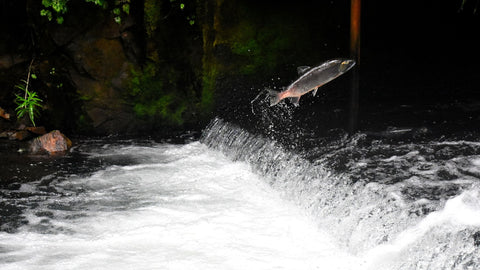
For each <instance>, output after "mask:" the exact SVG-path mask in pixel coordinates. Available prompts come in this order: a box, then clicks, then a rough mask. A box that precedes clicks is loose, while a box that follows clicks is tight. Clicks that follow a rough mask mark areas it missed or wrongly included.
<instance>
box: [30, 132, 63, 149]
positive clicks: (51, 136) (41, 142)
mask: <svg viewBox="0 0 480 270" xmlns="http://www.w3.org/2000/svg"><path fill="white" fill-rule="evenodd" d="M70 147H72V141H70V139H68V138H67V137H66V136H65V135H63V134H62V133H61V132H60V131H58V130H54V131H51V132H49V133H47V134H45V135H43V136H40V137H38V138H35V139H33V141H32V142H31V143H30V152H31V153H33V154H39V153H45V152H46V153H48V154H50V155H55V154H61V153H65V152H66V151H67V150H68V149H69V148H70Z"/></svg>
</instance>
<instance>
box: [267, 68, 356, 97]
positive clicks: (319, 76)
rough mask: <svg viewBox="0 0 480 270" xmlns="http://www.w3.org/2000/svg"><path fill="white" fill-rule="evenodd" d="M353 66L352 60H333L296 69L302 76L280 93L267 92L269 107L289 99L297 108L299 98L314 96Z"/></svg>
mask: <svg viewBox="0 0 480 270" xmlns="http://www.w3.org/2000/svg"><path fill="white" fill-rule="evenodd" d="M354 65H355V61H354V60H344V59H343V60H342V59H333V60H329V61H327V62H325V63H323V64H321V65H320V66H318V67H314V68H310V67H300V68H299V69H298V70H299V73H300V74H303V75H301V76H300V78H298V79H297V80H296V81H295V82H293V83H292V84H290V85H289V86H288V87H287V88H286V90H284V91H282V92H277V91H273V90H268V92H269V94H270V106H274V105H276V104H278V103H279V102H280V101H281V100H282V99H284V98H291V101H292V102H293V104H294V105H295V106H298V105H299V101H300V97H301V96H303V95H305V94H306V93H308V92H310V91H313V95H314V96H315V95H316V94H317V90H318V88H319V87H320V86H322V85H324V84H326V83H328V82H329V81H331V80H333V79H335V78H337V77H338V76H340V75H342V74H343V73H345V72H347V71H348V70H350V69H351V68H352V67H353V66H354Z"/></svg>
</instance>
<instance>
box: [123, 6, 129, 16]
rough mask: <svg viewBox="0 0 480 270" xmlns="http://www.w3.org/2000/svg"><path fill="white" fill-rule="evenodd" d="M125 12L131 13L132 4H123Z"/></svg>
mask: <svg viewBox="0 0 480 270" xmlns="http://www.w3.org/2000/svg"><path fill="white" fill-rule="evenodd" d="M122 9H123V12H125V13H127V14H130V5H129V4H123V6H122Z"/></svg>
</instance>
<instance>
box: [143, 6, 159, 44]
mask: <svg viewBox="0 0 480 270" xmlns="http://www.w3.org/2000/svg"><path fill="white" fill-rule="evenodd" d="M160 5H161V1H158V0H145V2H144V9H143V10H144V22H145V29H146V30H147V35H148V37H152V36H153V34H154V33H155V30H156V29H157V25H158V23H159V21H160V18H162V15H161V6H160Z"/></svg>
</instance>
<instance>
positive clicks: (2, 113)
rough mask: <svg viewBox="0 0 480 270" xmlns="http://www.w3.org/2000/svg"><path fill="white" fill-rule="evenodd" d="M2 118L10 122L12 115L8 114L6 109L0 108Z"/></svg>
mask: <svg viewBox="0 0 480 270" xmlns="http://www.w3.org/2000/svg"><path fill="white" fill-rule="evenodd" d="M0 117H2V118H4V119H7V120H10V114H9V113H6V112H5V110H4V109H2V108H0Z"/></svg>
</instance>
